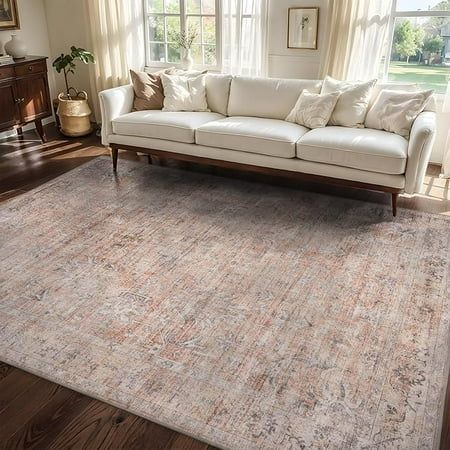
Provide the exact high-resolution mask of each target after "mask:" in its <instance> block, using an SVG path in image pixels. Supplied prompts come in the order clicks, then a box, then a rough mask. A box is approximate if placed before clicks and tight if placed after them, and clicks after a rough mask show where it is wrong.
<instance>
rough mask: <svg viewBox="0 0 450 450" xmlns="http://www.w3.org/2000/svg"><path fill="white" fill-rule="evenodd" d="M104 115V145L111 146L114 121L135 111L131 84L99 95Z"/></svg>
mask: <svg viewBox="0 0 450 450" xmlns="http://www.w3.org/2000/svg"><path fill="white" fill-rule="evenodd" d="M98 96H99V99H100V111H101V114H102V144H103V145H109V140H108V136H109V135H110V134H112V133H113V130H112V121H113V120H114V119H115V118H117V117H119V116H122V115H123V114H128V113H130V112H131V110H132V109H133V101H134V90H133V86H132V85H131V84H128V85H126V86H120V87H116V88H112V89H107V90H106V91H102V92H100V93H99V94H98Z"/></svg>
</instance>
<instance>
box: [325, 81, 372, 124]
mask: <svg viewBox="0 0 450 450" xmlns="http://www.w3.org/2000/svg"><path fill="white" fill-rule="evenodd" d="M376 82H377V80H371V81H366V82H360V81H356V82H349V81H338V80H335V79H334V78H331V77H326V78H325V80H324V82H323V85H322V94H329V93H331V92H340V93H341V96H340V97H339V100H338V102H337V104H336V108H334V111H333V114H332V115H331V119H330V123H329V124H328V125H336V126H341V127H350V128H364V120H365V118H366V114H367V108H368V107H369V102H370V98H371V95H372V90H373V87H374V86H375V84H376Z"/></svg>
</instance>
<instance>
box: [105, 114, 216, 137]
mask: <svg viewBox="0 0 450 450" xmlns="http://www.w3.org/2000/svg"><path fill="white" fill-rule="evenodd" d="M222 118H223V116H222V115H221V114H217V113H212V112H164V111H137V112H132V113H129V114H124V115H123V116H120V117H118V118H117V119H114V120H113V122H112V127H113V132H114V134H121V135H126V136H140V137H149V138H156V139H167V140H169V141H177V142H186V143H188V144H192V143H194V142H195V130H196V129H197V128H198V127H199V126H201V125H203V124H205V123H208V122H212V121H214V120H218V119H222Z"/></svg>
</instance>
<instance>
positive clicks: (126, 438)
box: [0, 125, 450, 450]
mask: <svg viewBox="0 0 450 450" xmlns="http://www.w3.org/2000/svg"><path fill="white" fill-rule="evenodd" d="M46 129H47V135H48V142H47V143H46V144H42V143H41V142H40V140H39V138H38V136H37V134H35V132H34V131H29V132H26V133H24V135H23V137H21V138H10V139H7V140H3V141H0V202H1V201H4V200H6V199H9V198H13V197H15V196H18V195H20V194H22V193H24V192H27V191H29V190H31V189H33V188H35V187H37V186H39V185H41V184H43V183H45V182H46V181H49V180H51V179H53V178H55V177H57V176H59V175H62V174H63V173H65V172H67V171H69V170H71V169H74V168H75V167H77V166H79V165H81V164H83V163H85V162H87V161H89V160H91V159H93V158H96V157H98V156H99V155H107V154H109V152H108V151H107V150H105V149H104V148H103V147H102V146H101V144H100V140H99V138H98V137H96V136H95V135H91V136H88V137H85V138H79V139H69V138H65V137H63V136H61V135H60V134H59V133H58V132H57V131H56V129H55V127H54V126H53V125H49V126H47V127H46ZM122 158H127V159H140V160H142V161H143V162H146V161H147V156H138V155H136V154H132V153H130V152H124V153H121V154H120V159H122ZM155 162H157V161H155ZM159 163H160V164H162V165H170V166H174V167H182V168H187V169H189V170H196V171H202V172H205V171H206V172H211V173H214V174H217V175H226V176H231V177H236V178H245V179H251V180H256V181H264V182H269V183H274V184H283V185H290V186H292V185H294V186H295V187H299V188H301V189H304V190H311V191H315V192H322V193H327V194H330V195H339V196H346V197H349V198H358V199H361V200H367V201H371V202H375V203H382V204H390V196H388V195H386V194H382V193H377V192H368V191H364V190H355V189H349V188H343V187H335V186H326V185H320V184H314V183H301V182H292V181H286V180H280V179H275V178H270V179H268V178H267V177H261V176H258V175H256V174H242V173H240V172H235V171H232V170H225V169H216V168H211V167H203V166H198V165H195V164H191V163H176V162H167V161H159ZM119 171H120V161H119ZM449 185H450V183H449V180H443V179H440V178H439V167H437V166H430V167H429V170H428V172H427V176H426V180H425V183H424V186H423V191H422V193H421V195H418V196H415V197H411V198H409V197H406V196H403V197H401V198H400V199H399V202H398V206H399V208H409V209H414V210H419V211H426V212H431V213H437V214H444V215H450V193H449V187H450V186H449ZM399 214H400V215H401V210H400V211H399ZM0 448H2V449H24V448H27V449H28V448H34V449H62V448H73V449H167V450H168V449H172V450H182V449H183V450H184V449H186V450H197V449H213V447H211V446H208V445H207V444H204V443H202V442H199V441H196V440H194V439H192V438H190V437H187V436H184V435H181V434H179V433H177V432H175V431H172V430H169V429H167V428H164V427H162V426H160V425H157V424H155V423H152V422H150V421H147V420H145V419H142V418H140V417H137V416H135V415H133V414H130V413H128V412H126V411H123V410H120V409H118V408H115V407H113V406H110V405H107V404H105V403H102V402H100V401H97V400H94V399H91V398H89V397H86V396H84V395H82V394H79V393H77V392H74V391H72V390H70V389H66V388H64V387H62V386H58V385H56V384H54V383H51V382H49V381H47V380H44V379H42V378H38V377H36V376H34V375H31V374H29V373H26V372H24V371H22V370H19V369H16V368H13V367H11V366H8V365H7V364H3V363H0ZM440 448H441V450H450V383H449V385H448V387H447V396H446V406H445V411H444V421H443V429H442V438H441V447H440Z"/></svg>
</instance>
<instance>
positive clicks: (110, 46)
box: [84, 0, 145, 119]
mask: <svg viewBox="0 0 450 450" xmlns="http://www.w3.org/2000/svg"><path fill="white" fill-rule="evenodd" d="M84 6H85V13H86V23H87V25H88V28H89V35H90V41H91V48H92V51H93V53H94V55H95V58H96V61H97V63H96V64H95V65H92V66H91V88H92V92H94V93H98V92H100V91H102V90H104V89H109V88H112V87H115V86H121V85H123V84H127V83H129V69H134V70H142V69H143V68H144V66H145V36H144V12H143V3H142V0H85V3H84ZM92 102H93V104H94V109H95V115H96V117H97V119H99V118H100V114H99V105H98V99H97V98H94V99H92Z"/></svg>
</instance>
